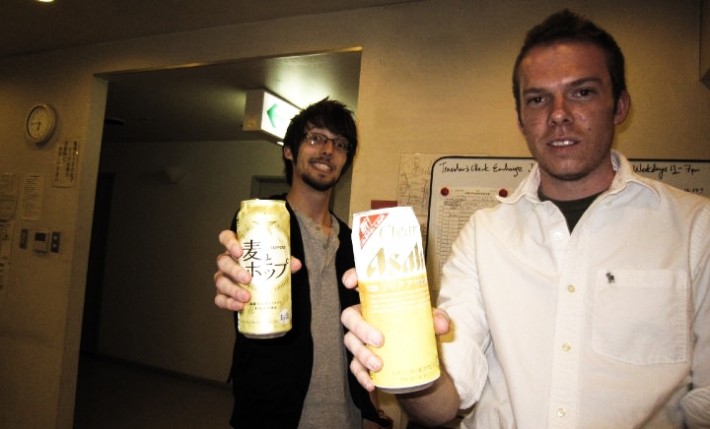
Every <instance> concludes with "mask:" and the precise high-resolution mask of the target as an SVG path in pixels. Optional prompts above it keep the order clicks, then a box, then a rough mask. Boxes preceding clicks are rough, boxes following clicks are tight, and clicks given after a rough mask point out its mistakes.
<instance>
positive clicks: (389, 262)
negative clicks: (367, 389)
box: [352, 207, 440, 393]
mask: <svg viewBox="0 0 710 429" xmlns="http://www.w3.org/2000/svg"><path fill="white" fill-rule="evenodd" d="M352 242H353V251H354V254H355V270H356V272H357V276H358V290H359V293H360V302H361V304H362V314H363V317H364V318H365V320H366V321H367V322H368V323H369V324H370V325H372V326H374V327H376V328H377V329H379V330H380V331H381V332H382V333H383V334H384V337H385V342H384V344H383V346H382V347H379V348H372V350H373V351H374V352H375V353H377V354H378V355H379V356H380V358H382V362H383V366H382V369H381V370H380V371H379V372H371V373H370V377H371V378H372V381H373V383H374V384H375V386H377V387H378V388H379V389H380V390H383V391H385V392H389V393H406V392H413V391H416V390H421V389H425V388H426V387H428V386H430V385H431V384H432V383H433V382H434V381H435V380H436V379H437V378H439V375H440V368H439V355H438V352H437V347H436V336H435V334H434V322H433V318H432V308H431V301H430V296H429V285H428V282H427V274H426V266H425V264H424V252H423V249H422V236H421V232H420V228H419V222H418V220H417V218H416V215H415V214H414V210H413V209H412V208H411V207H394V208H385V209H377V210H371V211H366V212H362V213H355V214H354V215H353V228H352Z"/></svg>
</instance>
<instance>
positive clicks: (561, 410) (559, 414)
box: [557, 408, 567, 417]
mask: <svg viewBox="0 0 710 429" xmlns="http://www.w3.org/2000/svg"><path fill="white" fill-rule="evenodd" d="M566 415H567V410H565V409H564V408H558V409H557V417H564V416H566Z"/></svg>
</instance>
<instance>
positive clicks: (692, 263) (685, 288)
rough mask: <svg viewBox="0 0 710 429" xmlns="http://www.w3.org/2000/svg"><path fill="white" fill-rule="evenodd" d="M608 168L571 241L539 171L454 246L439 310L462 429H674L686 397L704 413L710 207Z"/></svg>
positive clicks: (625, 168)
mask: <svg viewBox="0 0 710 429" xmlns="http://www.w3.org/2000/svg"><path fill="white" fill-rule="evenodd" d="M612 162H613V166H614V170H615V171H616V176H615V178H614V181H613V183H612V185H611V187H610V188H609V190H607V191H606V192H604V193H602V194H601V195H600V196H599V197H598V198H597V199H596V200H595V201H594V202H593V203H592V204H591V206H590V207H589V208H588V209H587V211H586V212H585V213H584V215H583V216H582V218H581V219H580V221H579V223H578V224H577V226H576V227H575V229H574V231H573V233H572V234H570V233H569V231H568V229H567V225H566V222H565V219H564V216H563V215H562V213H561V212H560V210H559V209H558V208H557V207H556V206H555V205H554V204H553V203H552V202H550V201H545V202H541V201H540V199H539V198H538V196H537V190H538V185H539V180H540V179H539V170H538V168H537V166H536V167H535V168H534V169H533V171H532V173H531V174H530V176H529V177H528V178H527V179H525V181H524V182H523V183H522V184H521V185H520V186H519V187H518V189H517V190H516V191H515V192H514V193H513V194H512V195H510V196H509V197H507V198H501V199H500V202H501V203H500V204H498V205H497V206H496V207H494V208H491V209H484V210H479V211H477V212H476V213H474V215H473V216H472V217H471V219H470V220H469V222H468V223H467V224H466V226H464V228H463V229H462V231H461V233H460V234H459V236H458V238H457V240H456V241H455V243H454V244H453V248H452V252H451V256H450V258H449V260H448V261H447V263H446V264H445V266H444V268H443V274H442V281H441V290H440V293H439V298H438V306H439V307H440V308H443V309H445V310H446V311H447V312H448V313H449V315H450V317H451V320H452V322H453V332H452V334H451V337H453V339H449V340H445V339H442V342H441V350H442V361H443V363H444V365H445V367H446V369H447V371H448V372H449V374H450V375H451V376H452V378H453V380H454V383H455V385H456V389H457V391H458V393H459V397H460V399H461V408H462V409H463V408H469V407H471V406H472V405H474V404H475V412H474V413H473V414H471V415H469V416H468V417H467V418H466V419H465V421H464V423H463V426H464V427H474V426H475V427H476V428H480V429H493V428H514V427H517V428H521V429H526V428H527V429H541V428H590V429H592V428H593V429H604V428H610V429H612V428H613V429H617V428H635V427H646V428H650V427H659V428H661V427H662V428H682V427H683V423H682V420H683V414H682V412H681V411H680V408H679V401H680V400H681V398H682V397H683V396H684V395H685V394H686V393H687V392H688V391H689V389H691V388H693V389H701V390H700V391H699V392H700V393H703V394H702V395H700V396H701V397H702V398H705V399H701V403H700V404H697V395H696V398H695V399H696V401H695V404H694V405H699V406H700V408H699V409H700V410H701V411H700V413H701V414H702V412H703V411H702V410H710V293H709V292H708V289H709V287H710V200H708V199H707V198H703V197H700V196H697V195H692V194H689V193H686V192H683V191H680V190H677V189H675V188H671V187H669V186H667V185H664V184H661V183H659V182H656V181H652V180H649V179H646V178H643V177H640V176H638V175H636V174H634V173H633V170H632V167H631V165H630V164H629V162H628V161H627V160H626V159H625V158H624V157H623V156H622V155H620V154H619V153H617V152H613V154H612ZM696 393H698V391H696ZM705 400H707V403H705V402H704V401H705ZM695 411H696V412H697V409H696V410H695ZM700 418H701V419H703V418H704V417H702V416H701V417H700ZM708 424H710V420H709V421H708Z"/></svg>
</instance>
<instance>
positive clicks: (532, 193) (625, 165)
mask: <svg viewBox="0 0 710 429" xmlns="http://www.w3.org/2000/svg"><path fill="white" fill-rule="evenodd" d="M611 165H612V168H613V169H614V171H615V172H616V174H615V175H614V180H612V182H611V186H610V187H609V189H607V191H606V192H604V193H603V194H602V195H613V194H618V193H620V192H621V191H623V190H624V189H626V188H627V187H628V186H636V185H638V186H641V187H643V188H645V189H648V190H649V191H650V192H651V193H653V194H654V195H655V196H656V197H660V196H659V194H658V191H657V190H656V189H655V188H654V187H653V186H651V185H650V184H649V180H650V179H646V178H644V177H642V176H640V175H638V174H637V173H635V172H634V168H633V166H632V165H631V163H630V162H629V160H628V159H627V158H626V157H625V156H624V155H622V154H621V153H620V152H618V151H616V150H613V149H612V151H611ZM539 187H540V166H539V165H538V164H537V162H536V163H535V164H534V166H533V168H532V170H531V171H530V174H528V176H527V177H526V178H525V179H524V180H523V182H522V183H520V185H518V187H517V188H516V189H515V191H514V192H513V193H512V194H510V195H509V196H507V197H500V196H497V197H496V198H497V199H498V201H500V202H501V203H503V204H514V203H516V202H517V201H518V200H520V199H521V198H523V197H525V198H526V199H527V200H529V201H530V202H533V203H539V202H540V198H539V197H538V193H537V190H538V188H539Z"/></svg>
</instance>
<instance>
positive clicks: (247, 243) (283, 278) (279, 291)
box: [237, 199, 291, 339]
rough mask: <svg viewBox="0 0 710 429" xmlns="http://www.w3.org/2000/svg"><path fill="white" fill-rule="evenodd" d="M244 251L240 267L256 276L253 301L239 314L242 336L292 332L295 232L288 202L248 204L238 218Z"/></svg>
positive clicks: (252, 286) (274, 334) (252, 285)
mask: <svg viewBox="0 0 710 429" xmlns="http://www.w3.org/2000/svg"><path fill="white" fill-rule="evenodd" d="M237 235H238V236H239V241H240V243H241V245H242V248H243V249H244V253H243V254H242V256H241V258H239V265H241V266H242V267H243V268H244V269H245V270H247V271H248V272H249V273H250V274H251V275H252V280H251V283H249V285H247V286H246V289H247V290H248V291H249V293H250V294H251V300H250V301H249V302H248V303H247V304H246V306H245V307H244V308H243V309H242V310H241V311H240V312H239V314H238V320H239V321H238V329H239V332H241V333H242V334H244V336H246V337H250V338H264V339H265V338H275V337H281V336H283V335H285V334H286V333H287V332H288V331H290V330H291V229H290V217H289V214H288V210H286V202H285V201H281V200H262V199H254V200H245V201H242V203H241V207H240V209H239V213H238V214H237Z"/></svg>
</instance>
